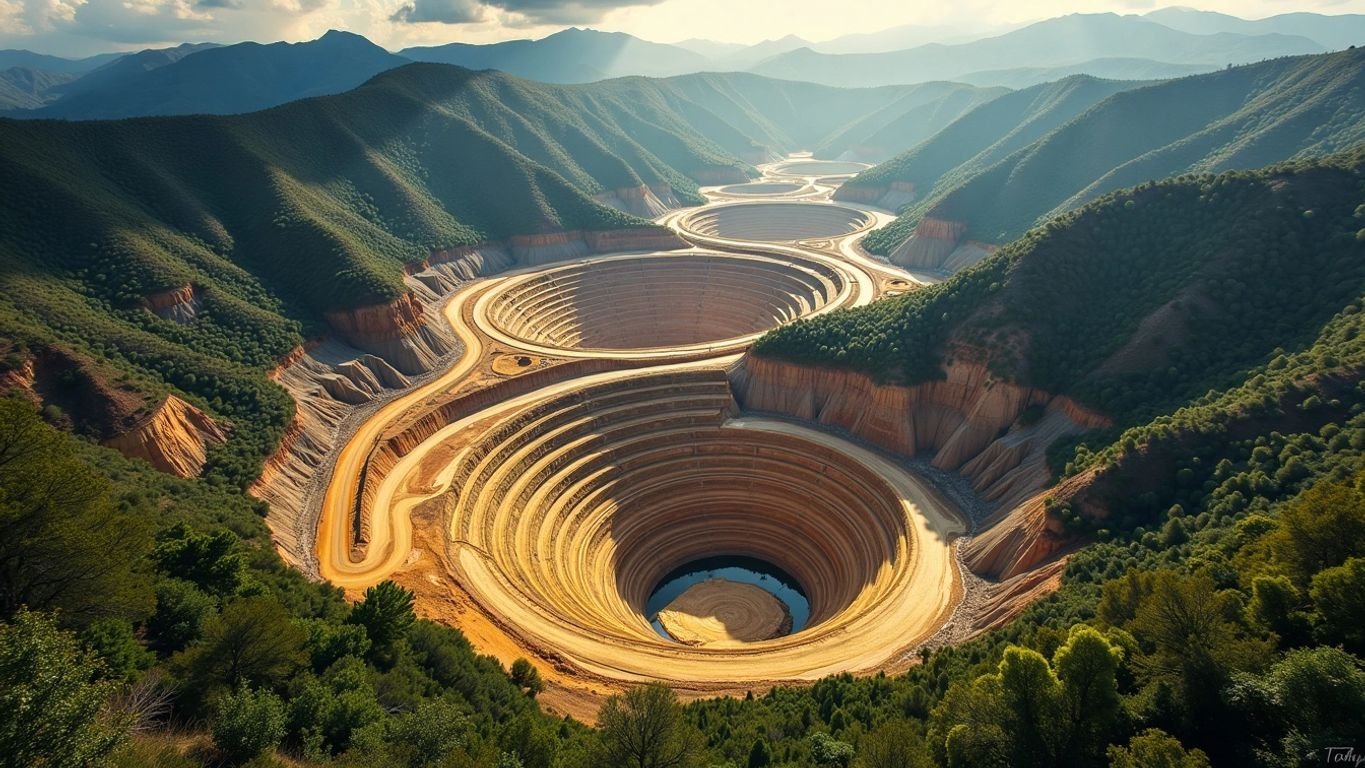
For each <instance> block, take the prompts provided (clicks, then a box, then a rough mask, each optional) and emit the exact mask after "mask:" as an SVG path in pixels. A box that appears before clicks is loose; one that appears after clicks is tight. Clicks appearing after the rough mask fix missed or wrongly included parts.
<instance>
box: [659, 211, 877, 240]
mask: <svg viewBox="0 0 1365 768" xmlns="http://www.w3.org/2000/svg"><path fill="white" fill-rule="evenodd" d="M680 224H681V226H682V228H683V229H684V230H686V231H688V232H693V233H696V234H699V235H703V236H707V237H721V238H725V239H727V240H756V241H762V242H793V241H797V240H809V239H811V238H831V237H842V236H846V235H851V234H854V233H856V232H859V231H861V230H863V229H866V228H868V227H869V226H871V225H872V217H871V216H870V215H868V214H867V213H865V212H863V211H860V210H858V209H856V208H849V207H845V206H842V205H828V204H824V203H785V202H783V203H736V204H733V205H717V206H712V207H708V208H703V209H701V210H699V211H697V212H696V213H693V214H690V215H689V216H687V217H685V218H684V219H683V220H682V221H681V222H680Z"/></svg>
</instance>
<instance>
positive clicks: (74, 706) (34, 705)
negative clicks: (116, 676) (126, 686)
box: [0, 611, 131, 768]
mask: <svg viewBox="0 0 1365 768" xmlns="http://www.w3.org/2000/svg"><path fill="white" fill-rule="evenodd" d="M103 672H104V668H103V665H101V664H100V662H99V660H98V659H97V658H95V656H94V655H93V654H91V653H90V652H89V651H86V650H85V649H83V648H81V645H80V643H79V642H78V641H77V640H76V638H75V636H74V635H72V634H70V633H69V632H64V631H62V630H60V629H58V628H57V626H56V624H55V622H53V620H52V619H51V618H50V617H48V616H44V615H42V614H39V613H33V612H30V611H20V612H19V613H18V614H16V615H15V617H14V620H13V621H12V622H11V623H9V624H0V766H3V767H4V768H80V767H81V766H94V765H98V764H101V763H102V762H104V760H105V759H106V758H107V757H108V756H109V755H110V754H112V753H113V752H114V751H115V750H116V749H117V748H118V747H119V746H120V745H121V744H122V743H123V742H124V740H125V739H126V738H127V736H128V727H129V725H130V724H131V723H130V719H129V717H128V716H126V715H123V714H120V713H117V712H114V711H111V710H110V708H109V700H110V697H111V696H112V695H113V694H114V693H115V692H116V690H117V685H118V684H117V683H116V682H114V681H112V680H109V679H107V678H104V675H103ZM102 678H104V679H102Z"/></svg>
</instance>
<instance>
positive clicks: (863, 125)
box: [814, 82, 1009, 163]
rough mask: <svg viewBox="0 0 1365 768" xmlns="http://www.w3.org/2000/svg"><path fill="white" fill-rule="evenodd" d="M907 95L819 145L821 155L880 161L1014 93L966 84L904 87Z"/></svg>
mask: <svg viewBox="0 0 1365 768" xmlns="http://www.w3.org/2000/svg"><path fill="white" fill-rule="evenodd" d="M899 87H901V88H905V89H908V90H906V91H905V92H904V93H903V95H901V96H899V97H898V98H896V99H894V100H890V101H888V102H887V103H886V106H884V107H881V108H879V109H871V110H869V111H867V112H866V113H864V114H863V115H862V116H860V117H859V118H858V119H857V120H855V121H853V122H851V123H850V124H849V125H848V126H847V127H845V128H843V129H842V130H840V131H838V132H837V133H835V134H833V135H831V136H830V137H829V138H827V139H825V140H824V141H822V142H820V143H819V144H817V145H816V146H815V147H814V150H815V154H816V155H817V156H819V157H828V158H838V159H843V160H856V161H859V162H865V163H879V162H882V161H883V160H886V159H888V158H890V157H894V156H895V155H896V154H897V153H899V152H901V151H903V150H905V149H907V148H909V147H913V146H915V145H917V144H919V143H920V142H922V141H924V140H925V139H928V138H929V137H931V136H933V135H935V134H937V133H938V132H939V131H941V130H943V129H944V128H946V127H947V126H948V125H949V124H951V123H952V122H953V121H954V120H957V119H958V118H960V117H962V116H963V115H966V114H967V113H969V112H971V111H972V110H974V109H976V108H977V107H979V106H981V105H983V104H987V103H989V102H994V101H995V100H997V99H998V98H1000V97H1002V96H1003V95H1005V94H1008V93H1009V91H1008V90H1007V89H1005V88H977V87H974V86H969V85H964V84H962V83H944V82H937V83H919V84H916V85H908V86H899Z"/></svg>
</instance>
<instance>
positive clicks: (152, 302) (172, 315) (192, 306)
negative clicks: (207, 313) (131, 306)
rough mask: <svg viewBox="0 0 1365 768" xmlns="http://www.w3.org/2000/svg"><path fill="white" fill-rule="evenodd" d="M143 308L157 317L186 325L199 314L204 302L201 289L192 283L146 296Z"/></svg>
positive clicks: (143, 300)
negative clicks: (201, 297) (200, 293)
mask: <svg viewBox="0 0 1365 768" xmlns="http://www.w3.org/2000/svg"><path fill="white" fill-rule="evenodd" d="M142 306H144V307H146V308H147V310H148V311H150V312H151V313H152V314H154V315H156V316H157V317H160V318H162V319H164V320H170V321H172V322H176V323H180V324H181V325H186V324H188V323H190V322H192V321H193V320H194V318H195V316H197V315H198V314H199V309H200V307H202V306H203V301H202V300H201V299H200V297H199V289H198V288H197V287H195V286H194V285H192V284H191V283H185V284H184V285H182V286H179V287H176V288H171V289H170V290H166V291H158V292H156V293H152V294H148V295H147V296H144V297H143V299H142Z"/></svg>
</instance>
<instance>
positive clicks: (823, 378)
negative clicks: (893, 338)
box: [731, 354, 1107, 578]
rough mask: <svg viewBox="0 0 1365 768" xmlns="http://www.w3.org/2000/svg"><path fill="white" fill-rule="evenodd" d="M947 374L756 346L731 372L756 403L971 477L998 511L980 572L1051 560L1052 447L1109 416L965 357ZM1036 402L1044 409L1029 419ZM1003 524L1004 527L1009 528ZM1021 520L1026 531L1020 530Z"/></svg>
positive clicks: (744, 400) (752, 405) (1014, 570)
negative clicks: (875, 369)
mask: <svg viewBox="0 0 1365 768" xmlns="http://www.w3.org/2000/svg"><path fill="white" fill-rule="evenodd" d="M945 374H946V376H945V378H944V379H942V380H939V381H931V382H926V383H922V384H915V385H911V386H897V385H883V384H877V383H876V382H874V381H873V380H872V379H871V378H869V377H867V376H866V375H864V374H860V373H856V372H851V371H839V370H832V369H822V368H813V367H807V366H799V365H794V364H790V363H785V362H781V361H776V360H772V359H770V358H764V357H759V356H755V355H753V354H750V355H748V356H747V357H746V358H745V359H744V360H743V361H742V362H741V363H740V364H739V365H737V366H736V367H735V368H734V369H733V370H732V372H731V380H732V381H733V383H734V388H735V396H736V399H737V400H738V401H739V403H740V405H741V406H742V407H743V408H744V409H746V410H751V411H762V412H770V413H778V414H782V415H786V416H791V417H794V418H797V419H802V420H807V421H813V422H816V423H819V424H824V425H828V426H831V427H835V428H837V429H841V430H844V431H847V432H849V433H851V434H853V435H854V436H856V437H858V438H860V439H862V440H865V441H867V442H869V443H872V444H873V445H876V446H878V447H880V448H882V449H884V450H887V451H890V452H892V453H895V454H898V455H901V456H905V457H916V456H925V457H930V461H931V463H932V464H933V466H935V467H938V468H940V469H943V470H946V471H950V472H957V473H960V474H962V475H964V476H965V477H967V478H968V479H969V480H970V481H971V482H972V485H973V487H974V488H975V489H976V492H977V493H978V494H979V496H980V497H981V498H983V499H984V500H985V501H987V502H988V503H990V504H991V505H992V507H993V509H994V510H996V514H994V515H993V516H992V518H991V520H990V521H989V522H990V523H991V524H992V525H993V526H994V528H993V529H992V530H995V529H1000V532H998V533H995V534H994V537H993V538H989V539H988V538H987V536H986V535H983V536H982V537H981V539H982V540H983V543H982V544H976V543H974V544H973V548H989V549H990V551H991V554H989V555H982V556H980V557H978V558H975V559H969V562H970V563H971V564H972V566H973V568H974V569H977V568H979V569H980V570H979V571H978V572H980V573H983V574H987V575H990V576H993V577H1000V578H1010V577H1012V576H1016V575H1018V574H1020V573H1022V572H1024V571H1026V570H1028V569H1029V568H1032V567H1033V566H1036V565H1037V564H1039V563H1041V562H1043V561H1044V560H1046V559H1047V558H1048V557H1050V556H1051V555H1052V554H1054V553H1055V552H1056V551H1058V549H1059V548H1060V544H1057V545H1052V544H1042V543H1039V542H1038V539H1039V537H1041V536H1043V533H1044V528H1045V526H1046V521H1045V520H1044V519H1042V518H1040V517H1039V513H1040V511H1041V509H1042V508H1041V505H1042V500H1041V498H1039V497H1038V494H1039V492H1040V491H1041V490H1042V489H1043V487H1044V486H1045V484H1046V483H1047V481H1048V479H1049V474H1048V470H1047V464H1046V450H1047V446H1048V445H1049V444H1051V443H1052V442H1053V441H1054V440H1056V439H1057V438H1059V437H1062V436H1064V435H1067V434H1074V433H1077V432H1081V431H1084V430H1087V429H1093V428H1097V427H1101V426H1104V425H1106V424H1107V420H1106V419H1105V417H1104V416H1102V415H1101V414H1097V413H1094V412H1091V411H1089V410H1087V409H1085V408H1083V407H1081V406H1079V405H1077V404H1076V403H1075V402H1074V401H1072V400H1071V399H1070V398H1067V397H1059V396H1053V395H1051V394H1050V393H1048V392H1045V391H1042V390H1038V389H1032V388H1028V387H1021V386H1018V385H1015V384H1011V383H1008V382H1004V381H1000V380H997V379H994V378H993V377H992V376H991V374H990V372H989V371H988V369H987V368H986V366H985V365H982V364H979V363H969V362H956V363H953V364H951V365H949V366H947V368H946V369H945ZM1030 406H1034V407H1035V409H1034V411H1036V409H1037V408H1041V409H1042V412H1041V416H1040V417H1039V418H1038V419H1037V420H1036V421H1033V422H1032V423H1029V424H1024V423H1023V421H1022V420H1021V419H1020V417H1021V416H1022V415H1023V414H1024V412H1025V410H1026V409H1029V408H1030ZM1002 526H1003V527H1002ZM1015 528H1021V529H1022V530H1019V531H1014V532H1010V533H1006V532H1005V531H1006V530H1010V531H1013V529H1015Z"/></svg>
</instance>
